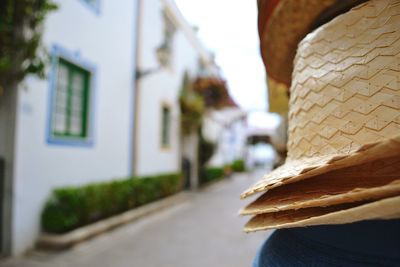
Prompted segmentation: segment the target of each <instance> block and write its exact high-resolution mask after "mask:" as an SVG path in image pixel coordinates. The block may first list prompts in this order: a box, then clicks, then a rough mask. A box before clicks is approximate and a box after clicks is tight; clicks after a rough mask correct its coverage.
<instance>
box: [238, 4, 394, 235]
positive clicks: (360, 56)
mask: <svg viewBox="0 0 400 267" xmlns="http://www.w3.org/2000/svg"><path fill="white" fill-rule="evenodd" d="M293 66H294V67H293V74H292V81H291V89H290V90H291V96H290V107H289V109H290V110H289V141H288V158H287V160H286V162H285V164H284V165H283V166H281V167H279V168H278V169H276V170H274V171H273V172H271V173H269V174H267V175H265V176H264V177H263V178H262V179H261V180H260V181H259V182H257V183H256V184H255V185H253V186H252V187H250V188H249V189H248V190H246V191H245V192H244V193H243V194H242V195H241V197H242V198H246V197H248V196H251V195H254V194H256V193H262V192H263V193H264V195H262V196H261V197H259V198H258V199H257V200H256V201H254V202H253V203H251V204H250V205H249V206H247V207H246V208H245V209H243V210H242V211H241V213H242V214H243V215H256V216H255V217H254V218H253V219H252V220H251V221H250V222H249V224H248V225H247V226H246V231H255V230H262V229H269V228H280V227H295V226H304V225H315V224H326V223H347V222H352V221H357V220H362V219H371V218H393V217H399V216H400V208H399V205H400V197H399V195H400V167H398V166H400V1H398V0H379V1H378V0H377V1H369V2H367V3H364V4H361V5H359V6H357V7H355V8H353V9H352V10H351V11H349V12H347V13H345V14H343V15H340V16H338V17H336V18H334V19H333V20H331V21H330V22H328V23H326V24H324V25H323V26H321V27H319V28H318V29H316V30H315V31H313V32H312V33H310V34H308V35H307V36H306V37H305V38H304V39H303V40H302V41H301V42H300V44H299V45H298V48H297V53H296V56H295V59H294V64H293ZM267 191H268V192H267ZM265 192H266V193H265ZM396 205H397V206H396ZM383 207H384V208H383Z"/></svg>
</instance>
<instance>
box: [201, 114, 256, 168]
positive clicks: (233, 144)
mask: <svg viewBox="0 0 400 267" xmlns="http://www.w3.org/2000/svg"><path fill="white" fill-rule="evenodd" d="M246 115H247V114H246V112H244V111H243V110H241V109H240V108H238V107H225V108H223V109H221V110H210V111H209V112H208V113H207V115H206V116H205V118H204V122H203V125H204V127H203V134H204V136H205V137H206V138H207V139H209V140H210V141H212V142H214V143H215V144H216V150H215V152H214V155H213V156H212V157H211V159H210V160H209V162H208V164H209V165H211V166H216V167H222V166H224V165H226V164H231V163H232V162H233V161H234V160H238V159H244V158H245V156H246V142H247V128H248V127H247V122H246Z"/></svg>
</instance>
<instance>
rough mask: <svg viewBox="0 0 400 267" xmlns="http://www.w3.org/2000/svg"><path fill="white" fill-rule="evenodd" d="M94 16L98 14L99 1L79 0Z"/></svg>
mask: <svg viewBox="0 0 400 267" xmlns="http://www.w3.org/2000/svg"><path fill="white" fill-rule="evenodd" d="M81 1H83V2H84V3H85V4H86V5H87V6H88V7H89V8H90V9H91V10H92V11H94V12H95V13H96V14H99V13H100V0H81Z"/></svg>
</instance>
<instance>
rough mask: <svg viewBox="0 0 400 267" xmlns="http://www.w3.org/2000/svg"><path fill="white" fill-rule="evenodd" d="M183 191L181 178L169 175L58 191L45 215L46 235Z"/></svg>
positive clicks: (48, 202) (43, 221)
mask: <svg viewBox="0 0 400 267" xmlns="http://www.w3.org/2000/svg"><path fill="white" fill-rule="evenodd" d="M181 188H182V175H181V174H166V175H158V176H148V177H143V178H129V179H125V180H114V181H111V182H102V183H93V184H88V185H85V186H81V187H63V188H58V189H55V190H54V191H53V192H52V195H51V197H50V198H49V200H48V201H47V202H46V204H45V207H44V210H43V212H42V218H41V225H42V229H43V230H44V231H45V232H49V233H65V232H68V231H70V230H73V229H76V228H78V227H81V226H84V225H87V224H90V223H93V222H96V221H98V220H101V219H104V218H107V217H110V216H112V215H115V214H118V213H121V212H124V211H127V210H129V209H132V208H135V207H138V206H141V205H143V204H146V203H149V202H152V201H155V200H157V199H161V198H163V197H166V196H169V195H172V194H174V193H176V192H178V191H180V190H181Z"/></svg>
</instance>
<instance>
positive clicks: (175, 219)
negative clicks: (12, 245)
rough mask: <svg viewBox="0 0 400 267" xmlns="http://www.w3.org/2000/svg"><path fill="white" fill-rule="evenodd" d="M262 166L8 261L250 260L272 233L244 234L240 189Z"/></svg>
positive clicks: (58, 264)
mask: <svg viewBox="0 0 400 267" xmlns="http://www.w3.org/2000/svg"><path fill="white" fill-rule="evenodd" d="M262 173H263V171H255V172H253V173H250V174H237V175H233V176H232V177H231V178H228V179H226V180H224V181H221V182H217V183H216V184H212V185H210V186H208V187H206V188H204V189H203V190H201V191H199V192H197V193H188V194H189V195H188V200H187V201H184V202H182V203H181V204H178V205H176V206H174V207H171V208H168V209H166V210H164V211H163V212H160V213H158V214H155V215H150V216H148V217H146V218H143V219H141V220H139V221H136V222H133V223H131V224H129V225H126V226H123V227H120V228H118V229H116V230H114V231H111V232H109V233H106V234H104V235H101V236H99V237H97V238H94V239H92V240H89V241H87V242H85V243H83V244H80V245H77V246H75V247H73V248H72V249H70V250H68V251H64V252H60V253H45V252H33V253H31V255H29V256H27V257H25V258H17V259H13V260H11V261H9V262H4V263H3V264H4V265H2V266H4V267H34V266H51V267H64V266H74V267H81V266H82V267H83V266H86V267H90V266H96V267H111V266H113V267H124V266H140V267H155V266H163V267H197V266H199V267H200V266H202V267H204V266H209V267H214V266H215V267H225V266H226V267H228V266H229V267H235V266H237V267H239V266H250V265H251V261H252V259H253V257H254V255H255V253H256V251H257V249H258V247H259V246H260V244H261V243H262V242H263V240H265V238H266V236H267V235H268V234H269V233H265V232H261V233H255V234H245V233H244V232H243V231H242V227H243V224H244V223H245V222H246V218H241V217H239V216H238V215H237V212H238V210H239V209H240V207H242V206H243V203H241V200H240V199H239V194H240V193H241V191H242V190H243V189H244V188H246V186H248V185H250V184H251V183H253V182H254V181H256V179H257V178H259V177H260V176H261V175H262Z"/></svg>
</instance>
